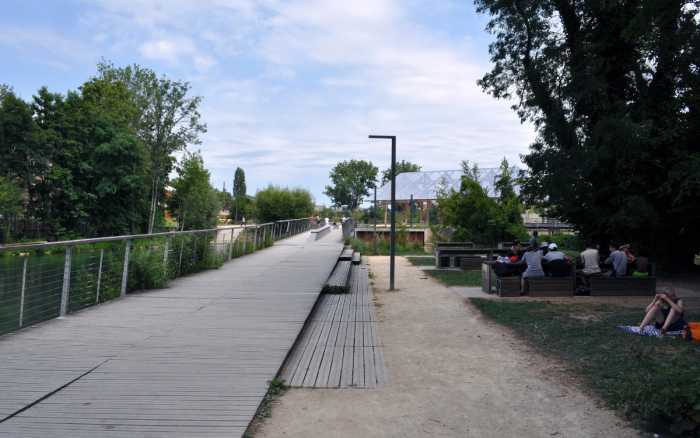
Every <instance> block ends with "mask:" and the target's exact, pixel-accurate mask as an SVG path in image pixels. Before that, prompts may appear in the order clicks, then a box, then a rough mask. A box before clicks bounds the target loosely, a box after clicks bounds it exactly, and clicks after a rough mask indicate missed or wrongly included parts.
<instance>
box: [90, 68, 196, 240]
mask: <svg viewBox="0 0 700 438" xmlns="http://www.w3.org/2000/svg"><path fill="white" fill-rule="evenodd" d="M97 69H98V72H99V74H98V77H97V80H100V81H105V82H108V83H118V84H123V85H124V86H126V88H127V89H128V90H129V91H130V93H131V98H132V99H131V102H130V103H131V104H132V105H133V107H134V108H133V111H130V112H129V113H127V114H128V115H130V116H131V123H132V124H133V126H134V128H135V132H136V135H137V137H138V139H139V140H140V141H141V142H142V143H143V145H144V146H145V148H146V150H147V151H148V170H149V179H150V182H151V188H150V198H151V200H150V207H149V219H148V232H149V233H151V232H152V231H153V228H154V226H155V220H156V211H157V210H158V205H159V202H160V201H161V200H162V194H163V191H164V188H165V185H166V183H167V182H168V175H169V174H170V171H171V170H172V168H173V164H174V162H175V159H174V156H173V153H174V152H178V151H182V150H184V149H186V148H187V146H189V145H197V144H200V140H199V135H200V134H202V133H204V132H206V125H205V124H204V123H202V121H201V116H200V114H199V105H200V103H201V100H202V99H201V97H198V96H194V97H193V96H190V88H191V86H190V84H189V83H188V82H183V81H175V80H171V79H168V78H167V77H165V76H161V77H158V75H157V74H156V73H155V72H154V71H153V70H150V69H147V68H144V67H141V66H139V65H138V64H134V65H131V66H127V67H115V66H114V65H113V64H111V63H109V62H104V61H103V62H101V63H99V64H98V66H97Z"/></svg>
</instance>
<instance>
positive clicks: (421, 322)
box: [255, 257, 638, 438]
mask: <svg viewBox="0 0 700 438" xmlns="http://www.w3.org/2000/svg"><path fill="white" fill-rule="evenodd" d="M397 265H398V266H397V271H398V272H397V287H399V288H400V290H399V291H398V292H387V291H386V290H385V289H386V287H387V284H388V280H387V274H388V258H386V257H372V258H370V267H371V270H372V271H373V272H374V273H375V276H376V277H375V279H374V282H375V284H376V286H375V302H376V304H377V306H378V314H379V317H380V319H381V320H382V323H381V324H380V329H379V335H380V342H382V344H383V345H384V347H385V352H384V355H385V360H386V363H387V368H388V374H389V384H388V385H386V386H384V387H382V388H379V389H376V390H360V389H348V390H318V389H313V390H311V389H309V390H307V389H291V390H289V391H288V392H287V393H286V394H285V395H284V396H283V397H281V398H280V399H279V400H278V401H276V402H275V405H274V407H273V411H272V417H271V418H268V419H266V420H265V422H264V423H263V424H262V425H260V426H259V428H258V429H257V430H256V433H255V436H256V437H278V436H284V437H425V436H434V437H499V438H501V437H632V436H638V433H637V432H636V431H635V430H634V429H631V428H630V427H629V426H628V425H627V424H626V423H625V422H624V421H623V420H621V419H620V418H618V417H617V416H616V415H615V414H614V413H612V412H610V411H608V410H605V409H603V408H601V407H599V403H596V401H595V400H593V399H592V398H590V397H589V396H587V395H585V394H584V393H583V392H582V391H581V390H580V389H579V388H577V386H576V385H575V384H574V383H570V381H571V379H568V378H567V376H566V374H565V373H563V372H562V370H561V367H560V366H558V365H557V364H556V363H555V362H553V361H551V360H549V359H546V358H543V357H542V356H540V355H537V354H535V353H533V352H532V351H529V350H528V348H527V347H525V346H523V345H521V343H520V342H519V341H518V340H517V339H516V338H514V337H513V335H512V334H511V333H510V332H508V331H507V330H506V329H504V328H501V327H500V326H497V325H495V324H494V323H491V322H489V321H486V320H484V319H483V318H482V317H481V315H480V314H479V312H478V311H477V310H476V309H475V308H473V307H472V306H471V305H470V304H468V303H466V302H465V299H464V297H463V296H475V295H479V294H480V292H479V291H478V290H476V289H471V290H467V288H446V287H444V286H442V285H440V284H439V283H437V282H436V281H434V280H432V279H430V278H427V277H426V276H425V275H423V274H422V273H421V272H420V270H418V269H417V268H415V267H413V266H412V265H410V264H409V263H408V262H407V261H406V260H405V259H403V258H399V259H398V262H397ZM451 289H452V290H451Z"/></svg>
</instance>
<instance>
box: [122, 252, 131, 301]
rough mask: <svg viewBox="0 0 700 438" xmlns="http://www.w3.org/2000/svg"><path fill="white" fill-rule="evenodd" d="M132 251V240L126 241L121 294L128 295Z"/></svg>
mask: <svg viewBox="0 0 700 438" xmlns="http://www.w3.org/2000/svg"><path fill="white" fill-rule="evenodd" d="M130 251H131V240H127V241H126V245H125V247H124V269H123V270H122V289H121V293H120V296H122V297H123V296H125V295H126V286H127V283H128V281H129V252H130Z"/></svg>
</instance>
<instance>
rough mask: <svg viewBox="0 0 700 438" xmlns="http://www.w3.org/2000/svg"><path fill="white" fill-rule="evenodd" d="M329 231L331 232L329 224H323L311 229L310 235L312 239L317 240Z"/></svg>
mask: <svg viewBox="0 0 700 438" xmlns="http://www.w3.org/2000/svg"><path fill="white" fill-rule="evenodd" d="M330 232H331V226H330V225H324V226H322V227H319V228H316V229H314V230H311V235H312V236H314V240H318V239H320V238H321V237H323V236H325V235H326V234H328V233H330Z"/></svg>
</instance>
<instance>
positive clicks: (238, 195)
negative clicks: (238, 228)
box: [233, 167, 248, 222]
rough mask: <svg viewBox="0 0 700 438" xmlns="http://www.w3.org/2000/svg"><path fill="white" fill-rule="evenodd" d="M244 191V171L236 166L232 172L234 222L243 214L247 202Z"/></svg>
mask: <svg viewBox="0 0 700 438" xmlns="http://www.w3.org/2000/svg"><path fill="white" fill-rule="evenodd" d="M246 191H247V189H246V186H245V172H244V171H243V169H241V168H240V167H236V171H235V172H234V174H233V198H234V211H233V220H234V222H238V221H240V220H241V217H242V216H245V210H246V204H247V202H248V196H247V195H246Z"/></svg>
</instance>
